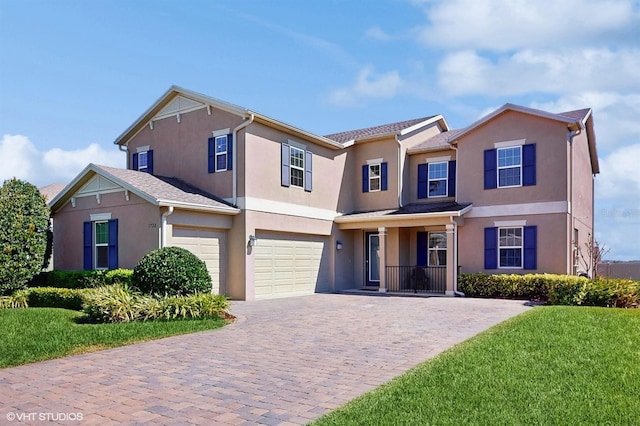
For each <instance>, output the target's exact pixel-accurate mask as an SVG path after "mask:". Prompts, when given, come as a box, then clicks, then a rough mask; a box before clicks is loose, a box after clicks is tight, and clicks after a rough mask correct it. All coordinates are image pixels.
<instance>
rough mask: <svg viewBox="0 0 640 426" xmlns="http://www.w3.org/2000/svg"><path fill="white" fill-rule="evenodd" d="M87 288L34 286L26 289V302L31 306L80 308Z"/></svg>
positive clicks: (77, 309)
mask: <svg viewBox="0 0 640 426" xmlns="http://www.w3.org/2000/svg"><path fill="white" fill-rule="evenodd" d="M86 295H87V290H84V289H71V288H56V287H34V288H30V289H29V290H27V304H28V306H29V307H32V308H63V309H72V310H74V311H80V310H82V305H83V303H84V300H85V297H86Z"/></svg>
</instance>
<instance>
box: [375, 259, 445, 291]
mask: <svg viewBox="0 0 640 426" xmlns="http://www.w3.org/2000/svg"><path fill="white" fill-rule="evenodd" d="M386 269H387V270H386V275H385V278H386V287H387V291H392V292H407V293H443V294H444V293H445V292H446V290H447V267H446V266H387V268H386Z"/></svg>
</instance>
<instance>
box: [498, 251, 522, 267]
mask: <svg viewBox="0 0 640 426" xmlns="http://www.w3.org/2000/svg"><path fill="white" fill-rule="evenodd" d="M500 267H507V268H509V267H511V268H520V267H522V250H521V249H519V248H509V249H500Z"/></svg>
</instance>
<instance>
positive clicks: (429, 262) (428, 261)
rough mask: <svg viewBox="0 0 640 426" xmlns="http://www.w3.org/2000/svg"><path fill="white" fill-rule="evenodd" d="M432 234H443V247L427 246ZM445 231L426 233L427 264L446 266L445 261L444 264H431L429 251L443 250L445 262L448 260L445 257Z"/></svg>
mask: <svg viewBox="0 0 640 426" xmlns="http://www.w3.org/2000/svg"><path fill="white" fill-rule="evenodd" d="M432 234H440V235H444V243H445V247H437V248H431V247H429V243H430V242H431V235H432ZM446 244H447V233H446V232H429V233H427V266H446V265H447V264H446V263H445V264H444V265H432V264H431V256H430V254H431V251H436V252H438V251H444V252H445V262H447V263H448V262H449V259H447V255H446V253H447V247H446Z"/></svg>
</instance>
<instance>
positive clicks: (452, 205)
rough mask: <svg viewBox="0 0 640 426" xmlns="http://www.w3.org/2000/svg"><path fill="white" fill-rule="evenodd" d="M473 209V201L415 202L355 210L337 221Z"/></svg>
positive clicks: (448, 213) (458, 212)
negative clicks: (381, 208) (375, 208)
mask: <svg viewBox="0 0 640 426" xmlns="http://www.w3.org/2000/svg"><path fill="white" fill-rule="evenodd" d="M470 209H471V203H468V204H459V203H456V202H454V201H444V202H440V203H413V204H407V205H406V206H402V207H400V208H398V209H387V210H372V211H364V212H353V213H348V214H344V215H342V216H339V217H337V218H336V219H335V220H336V222H339V223H340V222H349V221H362V220H365V221H366V220H379V219H385V218H386V219H390V218H393V217H402V216H408V215H419V216H462V215H463V214H465V213H466V212H467V211H469V210H470Z"/></svg>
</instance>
